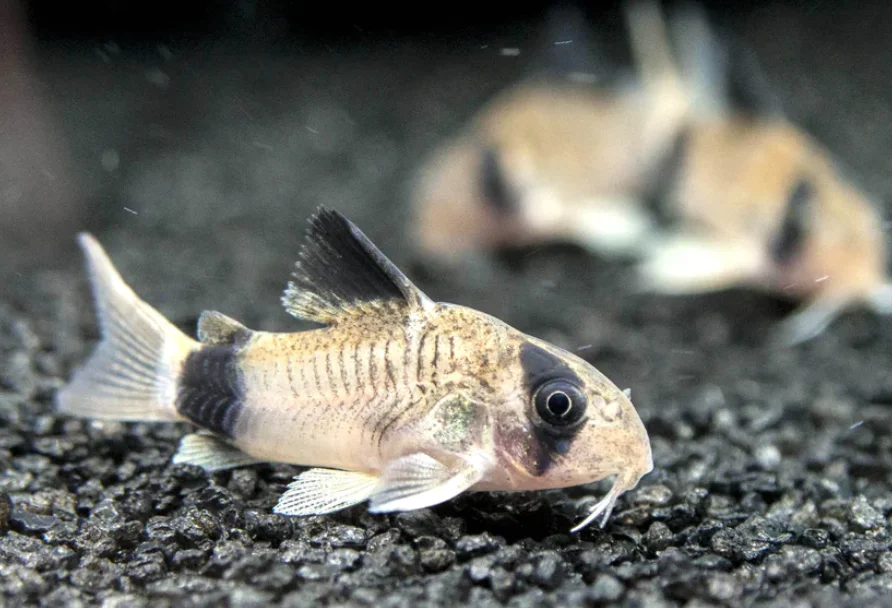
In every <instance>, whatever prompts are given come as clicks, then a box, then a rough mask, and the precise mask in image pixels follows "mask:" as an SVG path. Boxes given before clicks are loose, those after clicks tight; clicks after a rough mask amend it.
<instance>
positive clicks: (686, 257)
mask: <svg viewBox="0 0 892 608" xmlns="http://www.w3.org/2000/svg"><path fill="white" fill-rule="evenodd" d="M762 266H763V259H762V255H761V252H760V250H759V248H758V247H752V246H749V245H748V244H747V243H733V242H726V241H723V240H719V239H711V238H707V237H701V236H696V235H689V234H683V233H679V234H676V235H673V236H670V237H668V238H666V239H660V240H659V241H657V242H656V243H655V244H654V245H653V246H652V248H651V250H650V251H649V252H648V254H647V257H646V259H645V260H644V262H642V264H641V266H640V267H639V269H638V271H639V282H640V287H641V289H642V290H643V291H656V292H662V293H671V294H682V293H702V292H708V291H717V290H721V289H726V288H728V287H732V286H734V285H739V284H743V283H747V282H749V281H752V280H755V279H757V278H758V275H759V273H760V271H761V269H762Z"/></svg>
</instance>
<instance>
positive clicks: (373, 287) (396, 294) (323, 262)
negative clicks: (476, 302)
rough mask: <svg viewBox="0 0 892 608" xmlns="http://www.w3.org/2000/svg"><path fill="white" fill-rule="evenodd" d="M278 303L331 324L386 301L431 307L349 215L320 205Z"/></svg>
mask: <svg viewBox="0 0 892 608" xmlns="http://www.w3.org/2000/svg"><path fill="white" fill-rule="evenodd" d="M292 276H293V280H292V281H291V282H290V283H288V288H287V289H286V290H285V295H283V296H282V304H283V305H284V306H285V309H286V310H287V311H288V312H289V313H290V314H292V315H294V316H295V317H297V318H298V319H304V320H307V321H314V322H316V323H322V324H323V325H334V324H336V323H337V321H338V319H339V318H342V317H345V316H356V315H363V314H374V313H376V312H380V311H381V309H382V308H383V307H386V306H394V305H396V306H405V307H406V308H407V309H412V308H430V307H432V306H433V302H432V301H431V300H430V298H428V297H427V296H426V295H424V294H423V293H422V292H421V290H419V289H418V288H417V287H415V285H413V284H412V282H411V281H409V279H408V278H407V277H406V275H404V274H403V273H402V272H400V270H399V269H398V268H397V267H396V266H395V265H394V264H393V262H391V261H390V260H388V259H387V258H386V257H385V256H384V254H383V253H381V251H379V250H378V248H377V247H375V245H374V243H372V242H371V241H370V240H369V239H368V237H366V235H364V234H363V233H362V231H361V230H360V229H359V228H357V227H356V226H355V225H354V224H353V223H352V222H351V221H350V220H348V219H347V218H346V217H344V216H343V215H341V214H340V213H338V212H337V211H333V210H331V209H327V208H325V207H320V208H319V210H318V211H317V212H316V214H315V215H313V217H311V218H310V228H309V230H308V231H307V236H306V240H305V241H304V245H303V247H302V248H301V251H300V258H299V259H298V261H297V264H296V265H295V269H294V274H293V275H292Z"/></svg>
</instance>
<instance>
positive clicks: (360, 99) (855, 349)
mask: <svg viewBox="0 0 892 608" xmlns="http://www.w3.org/2000/svg"><path fill="white" fill-rule="evenodd" d="M123 5H124V3H115V2H78V3H69V4H66V5H61V4H57V3H55V2H50V1H49V0H46V1H44V2H30V3H21V4H13V3H11V2H10V1H9V0H0V10H2V12H0V27H2V28H4V29H3V30H0V51H2V55H0V61H2V63H0V82H3V83H4V86H2V87H0V128H2V129H0V132H2V133H3V134H4V135H3V137H2V138H0V169H2V173H0V254H2V259H3V263H2V265H0V268H2V272H0V277H2V279H0V280H2V281H3V282H2V283H0V285H2V289H0V460H2V462H3V465H4V466H3V470H2V471H0V524H2V527H3V528H4V529H5V532H3V533H2V534H3V535H2V536H0V575H2V576H0V592H2V593H3V594H4V595H3V597H5V598H6V599H7V600H11V599H12V598H15V599H16V601H17V602H19V603H28V604H37V603H41V602H42V603H44V604H47V605H59V604H62V603H69V604H74V603H76V602H78V601H80V602H84V603H94V602H99V601H102V600H107V601H108V602H110V605H140V604H143V605H149V603H150V604H151V605H153V606H156V605H164V604H165V603H168V604H173V605H183V604H195V605H222V604H223V603H225V602H229V603H230V604H231V605H239V606H242V605H265V604H266V603H269V602H282V603H285V604H287V605H312V604H313V603H314V602H316V601H323V602H329V603H331V602H350V603H354V604H376V605H389V604H393V605H407V604H418V603H424V602H429V603H431V604H442V603H446V602H477V603H479V602H507V601H513V602H515V603H516V604H517V605H527V604H533V603H540V602H544V603H555V604H560V605H568V604H579V603H583V602H607V601H617V602H619V603H626V604H630V605H636V604H637V605H641V604H646V605H675V604H684V603H685V602H687V601H689V600H692V599H695V600H701V601H703V602H707V603H715V602H733V603H739V602H744V603H753V602H756V601H767V602H771V601H775V602H778V603H784V602H788V601H790V600H792V599H793V598H795V597H801V598H805V599H806V600H807V601H809V602H811V603H813V604H816V605H827V606H836V605H840V604H842V603H844V602H858V603H859V604H862V605H866V604H870V603H871V602H875V603H877V604H879V603H881V601H882V598H883V597H884V596H887V595H888V594H889V593H892V560H890V559H889V553H888V550H889V548H890V537H889V526H890V519H889V518H890V514H892V494H890V490H892V412H890V409H889V407H890V406H889V404H890V403H892V377H890V373H889V369H890V360H892V351H890V347H892V329H890V328H889V327H888V320H887V319H881V318H877V317H875V316H873V315H871V314H869V313H866V312H860V311H853V312H851V313H849V314H847V315H845V316H844V318H842V319H840V321H839V322H838V323H836V324H835V325H834V326H833V327H832V328H831V330H830V331H828V332H827V333H826V334H825V335H823V336H821V337H820V338H819V339H817V340H816V341H814V342H812V343H809V344H806V345H803V346H801V347H799V348H796V349H793V350H785V351H774V350H770V349H768V348H767V347H765V346H764V344H765V340H766V338H767V337H769V336H770V333H771V331H772V330H773V328H774V326H775V324H776V323H777V322H778V321H779V320H780V319H781V318H782V317H783V315H784V314H786V313H788V312H789V311H790V308H791V307H790V305H789V304H786V303H782V302H778V301H776V300H774V299H772V298H770V297H767V296H762V295H758V294H754V293H749V292H744V291H739V290H738V291H731V292H728V293H723V294H716V295H713V296H708V297H691V298H668V297H658V296H643V295H636V294H634V293H633V290H632V287H631V285H630V280H629V277H630V274H629V268H628V266H627V265H626V264H625V263H622V262H607V261H604V260H599V259H597V258H594V257H591V256H587V255H584V254H583V253H581V252H580V251H577V250H575V249H572V248H565V247H549V248H541V249H537V250H535V251H533V252H528V253H527V254H525V255H523V256H520V257H514V258H510V257H509V258H508V259H505V258H499V257H493V258H487V259H484V260H479V261H478V262H476V265H475V266H474V267H473V269H472V270H473V271H472V272H465V273H454V274H453V273H448V272H441V271H433V270H432V269H430V268H425V267H423V266H421V265H419V264H418V263H417V261H416V259H415V255H414V253H413V251H412V249H411V247H410V245H409V243H408V241H407V239H406V238H405V232H404V226H405V222H406V219H407V217H406V210H407V193H408V187H409V184H410V183H411V179H412V177H413V175H414V171H415V170H416V169H417V167H418V166H419V163H420V162H421V161H422V159H423V158H424V157H425V155H426V154H428V153H429V152H430V151H431V150H433V149H434V147H435V146H436V145H438V143H440V142H441V141H442V140H443V138H444V137H446V136H448V135H449V134H451V133H453V132H454V131H455V130H456V129H457V128H459V127H460V125H461V124H462V122H463V121H464V120H465V119H467V118H468V117H469V116H470V115H471V114H472V113H473V112H474V111H475V109H477V108H478V107H479V105H480V104H481V103H482V102H483V101H485V100H486V99H487V98H489V96H491V95H492V94H493V93H495V92H496V91H498V90H500V89H501V88H502V87H504V86H506V85H508V84H510V83H512V82H514V81H515V80H516V79H518V78H519V77H521V76H523V75H524V74H526V73H528V70H530V69H532V67H535V65H536V62H537V61H539V60H540V59H541V56H542V52H543V51H542V49H543V47H542V46H541V44H540V37H539V33H538V32H539V29H540V26H541V22H542V18H543V16H544V14H545V9H546V8H547V5H546V4H545V3H540V4H534V5H530V7H529V8H523V9H520V8H519V7H512V8H511V12H509V13H504V12H498V11H486V10H485V11H481V7H480V6H475V5H473V4H470V3H464V4H462V3H459V4H448V5H445V4H444V5H424V6H422V5H418V6H415V7H410V8H409V9H402V8H395V7H383V8H382V7H380V6H374V5H371V6H369V7H367V8H365V9H363V10H360V11H358V12H357V11H355V10H354V9H352V8H350V7H347V6H346V5H340V4H331V5H326V6H315V5H314V6H309V5H306V4H303V5H300V6H298V5H297V4H292V3H286V2H224V1H222V0H221V1H218V2H206V3H188V2H181V3H174V2H160V3H159V2H151V3H149V2H137V3H131V4H128V5H127V8H126V9H125V8H122V6H123ZM725 5H726V3H719V2H712V3H708V4H707V6H709V8H710V10H711V14H712V16H713V18H714V20H715V21H716V22H717V23H720V24H722V25H724V26H726V27H728V28H729V29H730V30H731V31H733V32H734V33H735V35H737V36H739V37H740V38H741V39H743V40H744V41H746V43H747V44H748V45H750V47H751V48H752V49H753V51H754V52H755V53H756V55H757V57H758V59H759V61H760V63H761V65H762V67H763V68H764V70H765V73H766V75H767V77H768V79H769V81H770V82H771V83H772V85H773V86H774V87H776V93H777V95H778V97H779V98H780V99H781V101H782V103H783V106H784V109H785V111H786V113H787V115H788V116H789V117H790V118H791V119H792V120H794V121H795V122H796V123H798V124H800V125H801V126H803V128H805V129H807V130H808V131H809V132H811V133H812V134H813V135H815V136H816V137H818V138H819V139H820V141H822V142H823V143H824V144H825V145H826V146H828V147H829V148H830V149H831V150H832V151H833V152H834V153H835V154H836V155H837V157H838V158H839V160H840V162H841V163H842V164H843V165H844V166H845V167H846V169H847V171H848V172H849V175H851V176H852V178H853V179H854V180H855V181H856V182H857V183H858V184H860V185H861V186H862V187H863V188H864V189H865V190H866V191H867V192H868V193H869V194H870V195H871V196H872V197H873V198H874V199H875V200H876V202H877V204H878V205H881V206H882V207H883V208H884V209H888V207H887V205H888V201H890V200H892V178H890V177H889V176H890V168H892V167H890V158H892V130H890V129H889V125H890V124H892V121H890V108H892V105H890V104H892V85H890V83H892V78H890V76H892V73H890V70H892V67H890V66H892V44H890V43H889V42H888V35H887V32H888V31H890V27H892V9H889V8H886V7H885V6H883V5H882V4H881V3H859V4H858V5H857V7H856V8H852V7H849V6H848V5H847V4H846V3H829V2H828V3H820V2H809V3H734V7H733V11H729V10H728V8H727V7H726V6H725ZM617 7H618V3H606V4H597V5H595V4H593V5H591V6H589V7H588V8H587V13H588V15H589V18H590V21H591V24H592V26H593V32H594V35H593V38H594V40H595V41H596V45H597V48H598V49H599V51H600V54H599V55H598V57H600V58H601V59H599V60H598V63H597V65H596V66H595V67H596V68H597V70H598V73H599V75H600V74H603V78H604V80H605V81H609V80H610V78H611V77H612V75H614V74H615V73H616V72H617V70H618V69H620V68H622V67H623V65H624V62H625V61H627V50H626V47H625V42H624V35H625V32H624V30H623V26H622V20H621V18H620V16H619V14H618V12H617ZM503 48H519V49H520V51H521V52H520V55H519V56H517V57H508V56H504V55H502V53H501V49H503ZM319 204H326V205H329V206H332V207H335V208H337V209H340V210H342V211H344V212H345V213H346V214H347V215H348V216H349V217H350V218H351V219H353V220H354V221H355V222H356V223H357V224H358V225H359V226H360V227H361V228H362V229H363V230H364V231H366V233H367V234H368V235H369V236H370V237H371V238H372V239H373V240H374V241H375V242H376V243H377V244H378V245H379V246H380V247H381V248H382V249H383V250H384V251H385V252H386V253H387V254H388V255H389V256H391V257H392V258H393V259H394V261H396V262H397V263H398V264H399V265H400V266H402V267H403V268H405V269H407V270H408V271H410V274H411V275H412V276H413V278H415V279H417V282H418V283H419V285H420V286H421V287H422V288H423V289H425V290H426V291H427V292H428V293H429V294H430V295H431V296H432V297H434V298H435V299H439V300H446V301H452V302H457V303H461V304H466V305H470V306H473V307H475V308H478V309H480V310H483V311H485V312H488V313H491V314H494V315H496V316H498V317H500V318H502V319H504V320H505V321H507V322H509V323H511V324H512V325H515V326H516V327H518V328H520V329H522V330H524V331H527V332H529V333H532V334H534V335H537V336H541V337H544V338H546V339H549V340H552V341H554V342H555V343H557V344H559V345H561V346H564V347H567V348H570V349H582V350H580V351H579V353H580V354H581V355H582V356H584V357H585V358H586V359H588V360H589V361H591V362H592V363H593V364H594V365H596V366H597V367H598V368H599V369H601V370H602V371H603V372H604V373H605V374H607V375H608V376H609V377H611V378H612V379H614V380H615V381H616V382H617V383H618V384H620V385H621V386H623V387H625V386H630V387H631V388H632V394H633V398H634V401H635V403H636V406H637V407H638V409H639V411H640V413H641V415H642V418H643V419H644V421H645V424H646V426H647V427H648V430H649V433H650V436H651V440H652V444H653V448H654V458H655V462H656V466H657V468H656V470H655V471H654V473H652V474H651V475H650V476H648V477H647V478H645V480H643V482H642V485H641V487H640V489H638V490H636V491H635V492H632V493H630V494H628V495H627V496H625V497H623V498H622V499H621V500H620V503H619V505H618V508H617V511H616V513H615V516H614V518H613V519H612V520H611V523H610V524H609V525H608V527H607V528H606V529H605V530H604V531H603V532H602V531H599V530H596V529H594V528H591V529H588V530H586V531H584V532H583V533H582V534H581V535H579V536H572V537H571V536H569V535H567V534H566V532H567V530H568V529H569V528H570V527H571V525H572V522H573V521H576V520H578V518H579V517H580V516H581V515H582V513H583V512H584V511H585V508H586V507H587V506H588V505H590V504H591V502H592V500H593V499H592V498H590V497H595V496H597V495H599V493H600V491H603V490H604V489H605V487H604V486H603V484H601V485H597V484H596V486H595V487H593V488H579V489H574V490H571V491H568V492H550V493H538V494H529V495H509V496H504V495H503V496H493V495H472V496H467V497H463V498H460V499H458V500H455V501H452V502H450V503H447V504H445V505H441V506H439V507H436V508H434V509H431V510H425V511H423V512H419V513H410V514H404V515H399V516H393V517H390V516H375V517H373V516H369V515H368V514H366V513H365V512H364V508H363V507H357V508H354V509H351V510H348V511H346V512H344V513H339V514H336V515H334V516H330V517H321V518H305V519H288V518H284V517H280V516H276V515H272V514H271V508H272V505H273V504H274V503H275V501H276V498H277V496H278V495H279V494H280V493H281V492H282V491H283V489H284V486H285V484H286V483H287V481H288V480H289V479H290V477H291V476H292V475H293V474H294V473H295V471H296V469H294V468H293V467H284V466H262V467H252V468H248V469H244V470H240V471H236V472H231V473H220V474H217V475H213V476H210V477H208V476H206V475H204V474H201V473H198V472H196V471H192V470H187V469H184V468H182V467H172V466H170V465H169V464H168V462H169V458H170V455H171V453H172V451H173V450H174V448H175V446H176V442H177V440H178V438H179V436H181V435H182V434H183V433H184V432H185V430H186V428H185V426H180V425H173V426H165V425H151V424H127V425H124V424H104V425H98V424H91V423H89V422H84V421H73V420H65V419H61V418H57V417H55V416H54V415H53V414H52V395H53V392H54V390H55V389H56V388H57V387H58V386H60V384H61V383H62V382H64V380H65V378H67V377H68V374H69V372H70V369H71V367H72V366H74V365H77V364H79V363H81V362H82V361H83V358H84V357H85V356H86V355H87V354H88V352H89V351H90V349H91V347H92V345H93V343H94V341H95V340H96V338H97V331H96V327H95V322H94V316H93V311H92V309H91V306H90V304H89V297H88V295H87V290H86V285H85V282H84V272H83V269H82V263H81V259H80V255H79V253H78V252H77V251H76V250H75V248H74V247H73V243H74V239H73V237H74V233H75V232H76V231H78V230H81V229H85V228H87V229H90V230H92V231H94V232H95V233H96V234H97V235H98V237H99V238H100V240H101V241H102V242H103V243H104V244H105V245H106V246H107V248H108V250H109V252H110V254H111V256H112V258H113V260H114V261H115V263H116V264H117V265H118V267H119V269H120V270H121V272H122V274H123V276H124V277H125V279H126V280H127V281H128V282H129V283H131V285H133V286H134V288H135V289H136V291H137V292H138V293H139V294H140V295H141V296H143V297H144V298H145V299H146V300H147V301H148V302H150V303H151V304H152V305H154V306H157V307H158V308H159V309H160V310H161V311H162V312H163V313H164V314H165V315H167V316H168V317H169V318H171V319H172V320H173V321H174V322H175V323H177V324H178V325H179V326H180V327H182V328H183V329H184V330H186V331H188V332H190V333H191V332H192V331H193V330H194V322H195V319H196V318H197V316H198V314H199V313H200V312H201V310H203V309H217V310H221V311H222V312H224V313H226V314H229V315H232V316H234V317H236V318H238V319H240V320H243V321H244V322H245V323H246V324H248V325H249V326H251V327H256V328H258V329H268V330H290V329H293V328H295V327H296V326H295V324H294V322H293V320H292V319H291V318H290V317H288V316H287V315H286V314H285V312H284V311H283V310H282V309H281V307H280V305H279V301H278V298H279V295H280V292H281V289H282V288H283V287H284V284H285V282H286V280H287V277H288V273H289V269H290V266H291V264H292V263H293V260H294V258H295V257H296V253H297V250H298V247H299V244H300V236H301V235H302V234H303V231H304V227H305V225H306V224H305V222H306V218H307V217H308V215H309V214H310V213H311V212H312V211H313V209H315V207H316V206H318V205H319ZM886 216H888V213H886ZM4 497H6V498H8V499H9V504H10V505H11V507H10V509H8V510H7V511H6V512H4V508H3V506H4V504H6V503H5V501H4V500H3V499H4ZM115 602H117V604H116V603H115ZM658 602H663V604H657V603H658Z"/></svg>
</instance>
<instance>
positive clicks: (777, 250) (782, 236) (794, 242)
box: [771, 178, 814, 263]
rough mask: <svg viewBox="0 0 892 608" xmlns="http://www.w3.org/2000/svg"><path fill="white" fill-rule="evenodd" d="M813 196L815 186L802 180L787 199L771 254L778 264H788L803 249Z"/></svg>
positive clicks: (804, 179)
mask: <svg viewBox="0 0 892 608" xmlns="http://www.w3.org/2000/svg"><path fill="white" fill-rule="evenodd" d="M813 196H814V186H813V185H812V183H811V182H810V181H808V179H806V178H801V179H800V180H799V181H798V182H796V186H795V187H794V188H793V190H792V191H791V192H790V195H789V197H788V198H787V203H786V207H785V208H784V215H783V219H782V220H781V225H780V228H779V229H778V231H777V236H776V237H775V239H774V243H773V244H772V251H771V253H772V256H773V258H774V260H775V261H776V262H779V263H784V262H788V261H789V260H791V259H792V258H794V257H795V256H796V255H797V254H798V253H799V251H800V250H801V249H802V245H803V243H804V241H805V237H806V234H807V233H808V223H809V212H810V210H811V206H812V197H813Z"/></svg>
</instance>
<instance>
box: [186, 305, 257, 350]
mask: <svg viewBox="0 0 892 608" xmlns="http://www.w3.org/2000/svg"><path fill="white" fill-rule="evenodd" d="M250 335H251V330H250V329H248V328H247V327H245V326H244V325H242V324H241V323H239V322H238V321H236V320H235V319H233V318H232V317H227V316H226V315H224V314H223V313H222V312H217V311H216V310H206V311H204V312H203V313H201V316H200V317H198V339H199V340H200V341H201V342H203V343H205V344H235V345H241V344H242V343H244V342H245V341H246V340H247V339H248V338H249V337H250Z"/></svg>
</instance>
